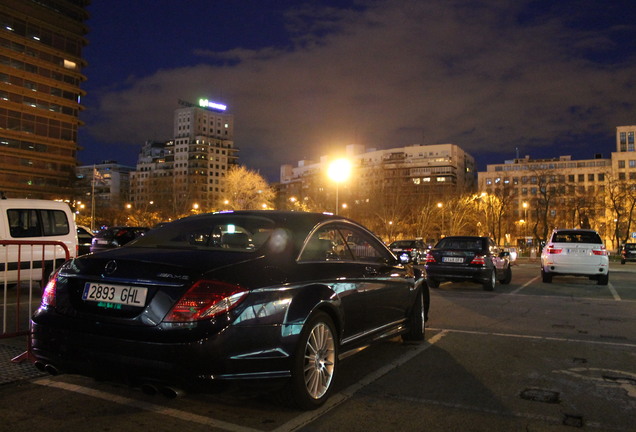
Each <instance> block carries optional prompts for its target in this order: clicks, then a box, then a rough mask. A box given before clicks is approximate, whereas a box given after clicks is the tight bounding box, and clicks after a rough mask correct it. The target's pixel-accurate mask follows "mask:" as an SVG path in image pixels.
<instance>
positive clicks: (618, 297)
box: [607, 282, 623, 301]
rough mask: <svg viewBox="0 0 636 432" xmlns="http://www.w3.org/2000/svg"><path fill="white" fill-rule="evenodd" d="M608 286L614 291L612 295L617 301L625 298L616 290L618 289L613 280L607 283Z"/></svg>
mask: <svg viewBox="0 0 636 432" xmlns="http://www.w3.org/2000/svg"><path fill="white" fill-rule="evenodd" d="M607 288H609V290H610V292H611V293H612V297H614V300H616V301H621V300H623V299H622V298H621V296H619V295H618V292H616V289H615V288H614V285H612V283H611V282H609V283H608V284H607Z"/></svg>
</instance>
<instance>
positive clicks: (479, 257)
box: [470, 255, 486, 265]
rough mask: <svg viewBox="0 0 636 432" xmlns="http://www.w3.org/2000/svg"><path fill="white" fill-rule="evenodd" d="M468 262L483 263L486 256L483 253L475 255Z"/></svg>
mask: <svg viewBox="0 0 636 432" xmlns="http://www.w3.org/2000/svg"><path fill="white" fill-rule="evenodd" d="M470 263H471V264H477V265H485V264H486V258H485V257H484V256H483V255H475V258H473V260H472V261H471V262H470Z"/></svg>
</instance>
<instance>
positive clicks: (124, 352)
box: [30, 321, 290, 389]
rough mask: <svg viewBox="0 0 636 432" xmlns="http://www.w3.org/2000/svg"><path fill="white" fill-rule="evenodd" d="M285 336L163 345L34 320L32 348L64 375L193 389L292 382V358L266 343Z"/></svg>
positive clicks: (273, 331)
mask: <svg viewBox="0 0 636 432" xmlns="http://www.w3.org/2000/svg"><path fill="white" fill-rule="evenodd" d="M280 334H281V329H280V327H279V326H262V327H258V328H255V327H249V328H248V327H245V328H241V327H228V328H226V330H225V331H223V332H222V334H220V335H208V336H207V337H202V338H200V339H197V340H190V341H188V342H173V341H171V342H165V343H162V342H156V341H153V342H147V341H141V340H133V339H125V338H123V337H111V336H106V335H103V334H94V333H87V332H85V331H82V330H76V329H72V328H59V327H55V326H51V325H39V324H37V323H35V322H33V321H32V322H31V338H30V345H31V352H32V354H33V355H34V357H35V359H36V362H39V363H40V366H51V367H52V370H56V371H59V372H60V373H75V374H80V375H84V376H90V377H94V378H101V379H107V380H113V381H123V382H127V383H131V384H134V385H143V384H149V383H150V384H154V385H165V386H175V387H179V388H183V389H188V388H192V387H199V386H200V385H201V384H204V383H205V382H211V381H217V380H252V379H259V380H261V379H264V378H285V377H289V376H290V356H289V355H288V353H287V352H286V350H285V349H283V348H282V347H280V344H278V346H277V344H272V343H268V342H266V341H273V340H278V341H280ZM241 341H245V342H241ZM254 341H263V343H262V344H261V345H260V346H258V344H256V345H255V344H254ZM248 347H249V348H248Z"/></svg>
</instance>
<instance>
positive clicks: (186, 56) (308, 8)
mask: <svg viewBox="0 0 636 432" xmlns="http://www.w3.org/2000/svg"><path fill="white" fill-rule="evenodd" d="M89 13H90V14H91V18H90V20H89V21H88V22H87V24H88V26H89V27H90V32H89V34H88V40H89V45H88V46H87V47H86V49H85V51H84V54H85V58H86V59H87V61H88V63H89V64H88V66H87V67H86V68H85V69H84V74H85V75H86V76H87V77H88V81H87V82H86V83H85V84H84V85H83V88H84V89H85V90H86V91H87V95H86V96H85V97H84V98H83V99H82V104H83V105H85V107H86V109H85V111H83V112H82V114H81V119H82V120H83V121H84V122H85V123H86V125H85V126H84V127H82V128H81V129H80V146H81V147H83V148H84V150H83V151H81V152H80V156H79V157H80V162H81V163H82V164H92V163H99V162H100V161H102V160H105V159H111V160H112V159H114V160H117V161H119V162H120V163H123V164H127V165H132V166H134V165H135V163H136V160H137V154H138V152H139V150H140V148H141V145H142V144H143V143H144V142H145V141H146V140H148V139H151V140H167V139H171V138H172V118H173V112H174V110H175V109H176V108H178V103H177V101H178V100H179V99H183V100H187V101H192V102H196V101H198V99H199V98H200V97H205V98H207V99H210V100H214V101H218V102H221V103H223V104H225V105H227V106H228V111H229V112H231V113H232V114H234V116H235V138H234V141H235V145H236V146H238V147H239V148H240V152H239V161H240V163H242V164H244V165H246V166H247V167H248V168H250V169H253V170H258V171H260V172H261V174H263V175H264V176H265V177H266V178H267V179H268V180H270V181H277V180H278V173H279V167H280V165H281V164H285V163H291V164H293V165H295V164H296V163H297V162H298V160H301V159H313V160H317V159H318V158H319V157H320V156H321V155H327V154H329V155H336V154H337V153H338V152H342V151H343V150H344V147H345V146H346V145H347V144H354V143H355V144H363V145H365V146H366V147H367V148H377V149H384V148H392V147H402V146H407V145H412V144H438V143H453V144H457V145H459V146H460V147H462V148H463V149H464V150H466V151H467V152H469V153H471V154H472V155H473V156H474V157H475V158H476V159H477V162H478V169H479V170H485V168H486V163H501V162H503V161H504V160H508V159H512V158H514V157H515V156H516V154H517V153H518V154H519V155H520V156H522V157H523V156H525V155H530V156H531V157H533V158H539V157H554V156H560V155H572V156H573V158H575V159H582V158H591V157H594V155H595V154H596V153H601V154H602V155H603V157H609V156H610V153H611V152H612V151H614V150H615V128H616V126H623V125H634V124H636V88H635V85H636V1H634V0H617V1H612V0H606V1H601V0H597V1H593V0H579V1H575V0H558V1H555V0H538V1H525V0H515V1H502V0H483V1H482V0H426V1H424V0H387V1H382V0H378V1H373V0H361V1H355V0H353V1H335V0H333V1H308V2H304V1H286V0H226V1H223V2H220V1H213V0H187V1H174V0H93V1H92V4H91V5H90V6H89Z"/></svg>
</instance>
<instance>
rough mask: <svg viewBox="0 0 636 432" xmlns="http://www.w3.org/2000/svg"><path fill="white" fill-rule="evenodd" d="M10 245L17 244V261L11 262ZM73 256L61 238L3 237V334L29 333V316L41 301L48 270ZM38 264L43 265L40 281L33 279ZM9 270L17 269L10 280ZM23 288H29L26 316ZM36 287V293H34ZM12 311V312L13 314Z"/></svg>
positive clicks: (0, 256) (0, 248)
mask: <svg viewBox="0 0 636 432" xmlns="http://www.w3.org/2000/svg"><path fill="white" fill-rule="evenodd" d="M58 246H60V247H61V248H62V250H60V249H59V248H58ZM10 247H17V248H18V254H17V260H16V261H14V262H13V260H12V262H9V248H10ZM40 247H41V250H40ZM47 247H49V248H52V249H53V252H52V253H50V254H49V256H47V255H46V253H45V252H48V251H49V250H47ZM3 249H4V250H3ZM62 252H63V253H62ZM58 254H59V257H58ZM70 256H71V254H70V253H69V250H68V247H67V246H66V244H64V243H63V242H60V241H52V240H34V241H29V240H0V274H2V276H3V280H4V283H3V288H4V290H3V296H2V332H1V333H0V338H9V337H15V336H21V335H27V334H28V333H29V318H30V317H31V314H32V313H33V312H34V311H35V309H36V308H37V307H38V306H39V304H40V299H41V296H42V289H43V287H44V286H45V285H46V283H47V279H48V276H49V274H48V272H50V271H53V270H55V269H56V268H57V266H58V265H59V264H61V263H62V262H64V261H66V260H68V259H69V258H70ZM34 257H36V258H34ZM18 264H19V265H18ZM38 268H39V269H41V280H40V281H38V280H37V277H35V279H36V280H34V275H33V272H32V271H30V270H34V269H38ZM9 271H16V272H17V277H16V278H11V282H10V283H9ZM34 282H36V283H34ZM23 289H28V299H27V304H28V310H27V313H26V317H25V314H24V313H23V312H22V311H21V306H22V295H23V291H22V290H23ZM36 289H37V296H34V294H35V290H36ZM10 297H11V298H10ZM13 297H15V299H14V298H13ZM10 315H12V316H11V317H10ZM10 319H11V320H12V321H13V322H14V326H13V328H11V329H10V328H9V324H8V321H9V320H10Z"/></svg>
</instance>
